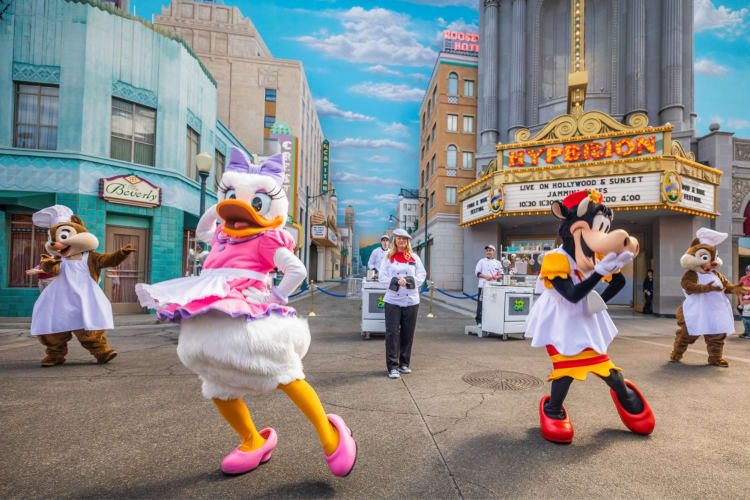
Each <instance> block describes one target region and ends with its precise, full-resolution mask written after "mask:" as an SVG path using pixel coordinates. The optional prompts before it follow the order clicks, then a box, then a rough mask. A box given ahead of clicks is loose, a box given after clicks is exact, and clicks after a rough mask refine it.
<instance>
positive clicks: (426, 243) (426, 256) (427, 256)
mask: <svg viewBox="0 0 750 500" xmlns="http://www.w3.org/2000/svg"><path fill="white" fill-rule="evenodd" d="M414 193H416V196H414V198H416V199H418V200H424V267H425V269H426V270H427V277H429V276H430V245H429V241H428V240H427V219H429V214H430V206H429V205H428V203H429V196H428V195H427V186H425V187H424V196H420V195H419V191H417V190H414ZM403 200H404V195H403V190H402V192H401V193H400V194H399V195H398V201H403ZM405 218H406V217H404V219H405ZM404 225H406V222H404Z"/></svg>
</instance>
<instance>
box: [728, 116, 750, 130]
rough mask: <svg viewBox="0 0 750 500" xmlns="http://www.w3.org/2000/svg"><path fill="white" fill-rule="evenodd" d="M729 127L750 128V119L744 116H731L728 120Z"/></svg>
mask: <svg viewBox="0 0 750 500" xmlns="http://www.w3.org/2000/svg"><path fill="white" fill-rule="evenodd" d="M727 128H730V129H738V128H750V121H748V120H745V119H743V118H729V119H728V120H727Z"/></svg>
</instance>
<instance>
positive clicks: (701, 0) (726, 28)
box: [693, 0, 750, 35]
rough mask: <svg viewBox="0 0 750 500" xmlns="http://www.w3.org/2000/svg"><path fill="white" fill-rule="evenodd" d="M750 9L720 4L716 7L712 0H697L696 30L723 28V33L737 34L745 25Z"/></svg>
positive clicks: (694, 18)
mask: <svg viewBox="0 0 750 500" xmlns="http://www.w3.org/2000/svg"><path fill="white" fill-rule="evenodd" d="M749 12H750V11H748V9H746V8H742V9H738V10H732V9H730V8H727V7H724V6H723V5H720V6H719V7H715V6H714V3H713V2H712V1H711V0H695V3H694V4H693V26H694V29H695V32H696V33H698V32H700V31H705V30H721V31H722V33H727V34H731V35H737V34H739V33H741V32H742V30H743V29H744V28H745V27H746V26H745V19H746V17H747V15H748V13H749Z"/></svg>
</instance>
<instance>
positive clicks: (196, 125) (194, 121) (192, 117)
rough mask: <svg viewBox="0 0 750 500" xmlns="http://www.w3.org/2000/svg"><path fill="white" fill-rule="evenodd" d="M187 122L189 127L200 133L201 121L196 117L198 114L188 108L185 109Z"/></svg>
mask: <svg viewBox="0 0 750 500" xmlns="http://www.w3.org/2000/svg"><path fill="white" fill-rule="evenodd" d="M187 124H188V125H190V128H192V129H193V130H195V131H196V132H198V133H199V134H201V133H202V132H201V127H202V125H203V124H202V122H201V119H200V118H198V116H197V115H196V114H195V113H193V112H192V111H190V108H188V109H187Z"/></svg>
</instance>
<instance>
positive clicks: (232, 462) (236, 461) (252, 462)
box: [221, 427, 279, 475]
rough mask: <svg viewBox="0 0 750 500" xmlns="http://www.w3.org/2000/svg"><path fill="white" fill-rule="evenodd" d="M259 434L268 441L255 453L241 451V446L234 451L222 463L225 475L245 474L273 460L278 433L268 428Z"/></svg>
mask: <svg viewBox="0 0 750 500" xmlns="http://www.w3.org/2000/svg"><path fill="white" fill-rule="evenodd" d="M258 434H260V435H261V437H262V438H264V439H265V440H266V442H265V443H263V446H261V447H260V448H258V449H257V450H254V451H240V448H239V446H238V447H237V448H235V449H234V450H232V452H231V453H230V454H229V455H227V456H226V457H224V460H222V461H221V471H222V472H223V473H224V474H232V475H235V474H244V473H245V472H250V471H251V470H253V469H257V468H258V466H259V465H260V464H264V463H266V462H268V461H269V460H271V454H272V453H273V449H274V448H276V443H278V442H279V438H278V437H277V436H276V431H275V430H273V429H271V428H270V427H268V428H266V429H263V430H262V431H260V432H259V433H258Z"/></svg>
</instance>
